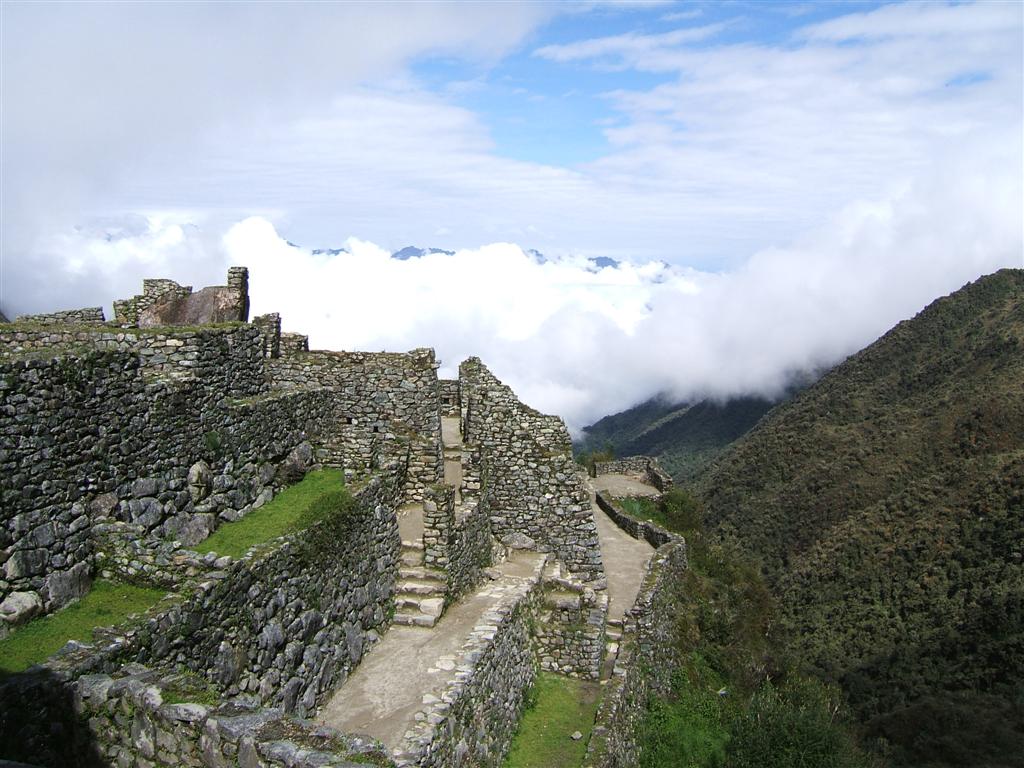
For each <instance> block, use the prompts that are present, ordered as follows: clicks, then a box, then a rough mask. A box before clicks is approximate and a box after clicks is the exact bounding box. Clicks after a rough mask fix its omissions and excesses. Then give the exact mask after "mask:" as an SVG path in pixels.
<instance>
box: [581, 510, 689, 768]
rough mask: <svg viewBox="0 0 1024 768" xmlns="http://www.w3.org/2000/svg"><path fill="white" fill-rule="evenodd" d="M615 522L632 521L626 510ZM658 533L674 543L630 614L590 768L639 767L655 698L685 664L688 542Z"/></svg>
mask: <svg viewBox="0 0 1024 768" xmlns="http://www.w3.org/2000/svg"><path fill="white" fill-rule="evenodd" d="M613 519H615V520H616V522H617V523H619V522H620V521H621V520H632V518H630V517H629V515H626V514H625V512H622V511H621V510H619V514H618V516H617V517H616V518H613ZM633 522H634V523H638V521H635V520H633ZM623 530H625V531H626V532H627V533H630V534H631V535H634V536H635V535H636V533H634V531H637V532H641V531H644V530H646V528H645V527H644V526H641V525H639V524H636V525H632V526H629V527H623ZM658 530H659V531H662V532H663V533H664V534H665V535H666V536H667V537H668V540H667V541H666V542H665V543H663V544H662V545H661V546H659V547H658V549H657V550H656V551H655V553H654V555H653V556H652V558H651V561H650V563H649V565H648V568H647V574H646V575H645V577H644V581H643V583H642V584H641V586H640V592H639V594H638V595H637V598H636V601H635V602H634V604H633V607H632V608H631V609H630V610H629V611H627V612H626V615H625V619H624V622H623V633H622V639H621V640H620V642H619V655H618V658H617V659H616V662H615V669H614V672H613V674H612V678H611V680H610V681H609V683H608V686H607V687H606V688H605V692H604V697H603V698H602V700H601V704H600V706H599V708H598V711H597V718H596V722H595V726H594V730H593V732H592V733H591V737H590V742H589V743H588V745H587V754H586V757H585V758H584V761H583V765H584V766H585V768H636V766H637V765H639V759H640V750H641V745H640V744H639V743H638V742H637V734H638V733H639V726H640V721H641V719H642V718H643V715H644V712H645V710H646V706H647V702H648V701H649V699H650V698H651V696H653V695H658V696H664V695H666V694H667V693H668V691H669V689H670V687H671V676H672V673H673V671H674V670H675V669H678V668H679V666H680V664H682V662H683V659H682V658H680V656H679V654H678V651H676V645H675V642H674V639H675V617H676V616H678V613H679V610H680V602H681V595H680V592H679V590H680V588H681V585H682V583H683V575H684V573H685V571H686V567H687V559H686V542H685V541H684V540H683V538H682V537H681V536H677V535H675V534H672V533H669V532H667V531H664V529H658Z"/></svg>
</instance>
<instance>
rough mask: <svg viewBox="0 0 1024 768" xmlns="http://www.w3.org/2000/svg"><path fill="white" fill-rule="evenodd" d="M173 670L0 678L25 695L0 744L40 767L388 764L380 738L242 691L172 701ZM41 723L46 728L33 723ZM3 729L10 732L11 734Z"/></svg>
mask: <svg viewBox="0 0 1024 768" xmlns="http://www.w3.org/2000/svg"><path fill="white" fill-rule="evenodd" d="M180 679H181V678H180V676H174V675H162V674H160V673H158V672H156V671H153V670H150V669H148V668H146V667H143V666H141V665H132V667H131V668H127V669H123V670H120V671H118V672H117V673H115V674H114V675H113V676H111V675H106V674H96V675H85V676H83V677H81V678H80V679H79V680H78V681H77V682H75V683H73V684H64V683H63V682H61V681H59V680H57V679H55V678H54V677H53V676H52V675H47V674H45V673H43V674H34V675H23V676H19V678H8V679H7V680H6V681H0V700H2V699H4V698H7V692H6V691H5V689H8V688H11V687H13V686H15V685H17V686H18V687H19V691H20V693H21V695H22V698H23V699H24V701H25V705H24V706H23V707H22V708H20V709H18V710H12V711H10V712H9V713H8V714H9V720H7V722H5V723H4V725H8V723H9V725H10V727H9V728H3V729H0V754H3V755H7V756H9V757H11V758H20V759H22V760H32V761H33V762H32V764H33V765H41V766H47V768H99V766H103V767H104V768H107V767H111V768H112V767H113V766H131V767H132V768H200V766H202V767H203V768H211V767H216V768H227V767H228V766H232V768H234V767H236V766H237V767H238V768H270V767H271V766H274V767H280V768H285V767H287V768H332V767H333V768H352V767H353V766H354V765H366V764H370V765H382V766H383V765H390V763H389V762H387V760H386V756H385V754H384V752H383V750H382V748H381V746H380V745H379V744H376V743H374V742H371V741H370V740H368V739H363V738H359V737H353V736H346V735H344V734H340V733H337V732H335V731H333V730H331V729H328V728H324V727H322V726H315V725H313V724H311V723H310V722H309V721H306V720H299V719H296V718H294V717H291V716H288V715H285V713H284V712H282V711H281V709H280V708H260V707H257V706H253V704H252V703H251V702H249V701H244V702H240V703H237V704H236V703H229V704H221V705H219V706H210V705H209V704H200V703H196V702H189V703H171V702H173V701H180V698H181V697H180V694H179V693H178V689H177V687H176V684H177V683H178V682H179V681H180ZM40 723H45V724H47V725H48V726H49V728H50V729H52V731H51V732H48V733H37V732H36V730H37V729H38V728H39V724H40ZM2 731H6V732H7V733H6V734H5V733H3V732H2ZM7 735H10V736H13V737H14V738H13V739H12V740H11V741H10V742H9V743H7V742H6V740H5V738H4V737H5V736H7ZM25 739H33V743H31V744H29V743H26V741H25ZM2 762H3V761H0V763H2ZM10 765H12V767H13V764H10ZM18 765H19V766H20V765H22V764H21V763H18Z"/></svg>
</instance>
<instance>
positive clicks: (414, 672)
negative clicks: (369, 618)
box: [317, 551, 544, 751]
mask: <svg viewBox="0 0 1024 768" xmlns="http://www.w3.org/2000/svg"><path fill="white" fill-rule="evenodd" d="M543 559H544V556H543V555H541V554H538V553H536V552H525V551H521V552H517V553H515V555H514V556H513V557H511V558H510V559H509V560H506V561H505V562H504V563H502V564H501V565H498V566H496V567H495V569H496V570H497V571H498V573H499V574H500V577H499V578H498V579H497V580H495V581H491V582H487V583H484V584H483V585H482V586H481V588H480V589H478V590H477V591H476V592H474V593H473V594H471V595H469V596H467V597H464V598H462V599H461V600H459V602H457V603H456V604H455V605H453V606H451V607H450V608H448V610H447V611H446V612H445V614H444V616H443V617H442V618H441V620H440V621H439V622H438V623H437V625H436V626H435V627H434V628H433V629H431V630H429V631H424V630H422V629H418V628H415V627H401V626H393V627H392V628H391V629H390V630H388V632H387V633H386V634H385V635H384V636H383V638H382V639H381V640H380V642H378V643H377V644H376V645H375V646H374V647H373V648H372V649H371V650H370V651H369V653H367V655H366V657H365V658H364V659H363V660H362V663H360V665H359V666H358V667H356V670H355V671H354V672H353V673H352V676H351V677H349V679H348V680H347V681H346V682H345V684H344V685H342V687H341V688H339V689H338V690H337V691H336V692H335V693H334V696H333V697H332V698H331V699H330V701H328V702H327V704H325V705H324V707H323V708H322V709H321V710H320V714H319V715H318V717H317V722H319V723H323V724H325V725H329V726H332V727H334V728H337V729H339V730H340V731H343V732H345V733H359V734H366V735H368V736H372V737H373V738H375V739H380V740H381V741H382V742H384V744H385V745H386V746H387V747H388V750H389V751H390V750H393V749H395V748H396V747H398V746H399V745H400V744H401V742H402V740H403V738H404V736H405V733H406V731H408V730H409V729H410V728H411V727H412V726H413V724H414V723H415V719H414V718H415V715H416V713H417V712H418V711H419V710H421V709H422V708H423V706H424V704H425V703H429V702H430V701H432V699H431V698H429V697H439V696H440V695H441V693H442V692H443V691H444V689H445V687H446V686H447V685H448V684H449V683H450V682H451V681H452V680H454V679H455V677H456V676H457V675H458V674H459V673H460V669H459V664H458V660H459V657H460V649H461V648H462V647H463V645H464V644H465V643H466V642H467V641H468V640H469V638H470V636H471V634H472V633H473V631H474V629H475V628H476V627H477V625H478V624H479V623H480V618H481V617H482V616H483V614H484V613H486V612H487V611H488V610H490V609H491V608H494V607H495V606H496V605H497V604H498V603H499V602H501V600H502V599H503V598H505V597H506V596H507V595H509V594H510V593H511V592H514V591H515V590H516V589H517V588H521V587H522V586H523V584H524V583H526V582H527V581H529V580H530V579H531V578H533V577H534V576H535V574H536V573H537V571H538V566H539V564H540V563H541V562H542V561H543Z"/></svg>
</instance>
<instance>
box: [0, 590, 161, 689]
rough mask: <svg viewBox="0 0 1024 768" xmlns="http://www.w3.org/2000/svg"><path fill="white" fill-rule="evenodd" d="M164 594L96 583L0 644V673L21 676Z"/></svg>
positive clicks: (140, 610)
mask: <svg viewBox="0 0 1024 768" xmlns="http://www.w3.org/2000/svg"><path fill="white" fill-rule="evenodd" d="M166 594H167V591H166V590H163V589H154V588H150V587H137V586H135V585H132V584H119V583H117V582H113V581H97V582H96V583H95V584H93V585H92V589H91V590H90V591H89V594H87V595H86V596H85V597H83V598H82V599H81V600H79V601H78V602H77V603H75V604H74V605H70V606H68V607H67V608H65V609H64V610H62V611H58V612H57V613H53V614H50V615H49V616H44V617H41V618H38V619H33V620H32V621H30V622H29V623H28V624H25V625H24V626H22V627H20V628H19V629H16V630H15V631H14V632H13V633H12V634H10V635H8V636H7V637H5V638H4V639H3V640H0V672H23V671H24V670H26V669H28V668H29V667H31V666H32V665H33V664H39V663H40V662H43V661H45V660H46V659H47V658H49V657H50V656H52V655H53V654H54V653H56V652H57V651H58V650H60V649H61V648H62V647H63V646H64V644H65V643H66V642H67V641H68V640H78V641H79V642H88V641H91V640H92V631H93V629H95V628H96V627H107V626H114V625H117V624H120V623H121V622H123V621H124V620H125V619H126V618H128V616H130V615H131V614H133V613H141V612H143V611H145V610H146V609H148V608H150V607H152V606H153V605H155V604H156V603H157V602H158V601H159V600H160V598H162V597H163V596H164V595H166Z"/></svg>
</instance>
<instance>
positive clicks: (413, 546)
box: [402, 539, 423, 552]
mask: <svg viewBox="0 0 1024 768" xmlns="http://www.w3.org/2000/svg"><path fill="white" fill-rule="evenodd" d="M402 549H408V550H418V551H420V552H422V551H423V542H422V541H406V540H405V539H403V540H402Z"/></svg>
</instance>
